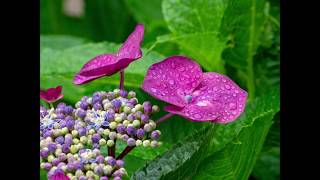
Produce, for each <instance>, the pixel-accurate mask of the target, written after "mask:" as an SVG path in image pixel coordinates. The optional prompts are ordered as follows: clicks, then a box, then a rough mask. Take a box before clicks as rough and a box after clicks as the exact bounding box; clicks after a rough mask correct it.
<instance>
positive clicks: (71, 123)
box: [66, 120, 74, 129]
mask: <svg viewBox="0 0 320 180" xmlns="http://www.w3.org/2000/svg"><path fill="white" fill-rule="evenodd" d="M66 126H67V128H68V129H73V126H74V121H73V120H69V121H67V123H66Z"/></svg>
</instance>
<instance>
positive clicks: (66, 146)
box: [61, 144, 70, 153]
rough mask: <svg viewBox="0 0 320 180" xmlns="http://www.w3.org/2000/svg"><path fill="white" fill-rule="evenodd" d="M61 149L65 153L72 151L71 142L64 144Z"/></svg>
mask: <svg viewBox="0 0 320 180" xmlns="http://www.w3.org/2000/svg"><path fill="white" fill-rule="evenodd" d="M61 150H62V152H64V153H69V152H70V147H69V144H63V145H62V147H61Z"/></svg>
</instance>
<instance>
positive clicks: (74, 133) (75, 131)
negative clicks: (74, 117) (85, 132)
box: [71, 129, 79, 137]
mask: <svg viewBox="0 0 320 180" xmlns="http://www.w3.org/2000/svg"><path fill="white" fill-rule="evenodd" d="M71 134H72V136H73V137H77V136H78V134H79V133H78V131H77V130H75V129H74V130H72V131H71Z"/></svg>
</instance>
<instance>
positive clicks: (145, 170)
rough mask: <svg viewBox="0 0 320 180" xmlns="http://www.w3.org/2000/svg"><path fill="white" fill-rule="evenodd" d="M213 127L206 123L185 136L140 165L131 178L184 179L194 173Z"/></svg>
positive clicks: (203, 153)
mask: <svg viewBox="0 0 320 180" xmlns="http://www.w3.org/2000/svg"><path fill="white" fill-rule="evenodd" d="M213 127H214V126H213V125H208V126H207V127H205V128H203V129H201V130H198V131H196V132H195V133H194V134H192V135H190V136H188V137H186V138H185V139H184V140H183V141H181V142H179V143H177V144H175V145H174V146H173V148H172V149H170V150H169V151H167V152H166V153H164V154H163V155H162V156H159V157H157V158H156V159H154V160H153V161H150V162H149V163H147V164H145V165H144V166H143V167H141V168H140V169H139V170H138V171H136V172H135V173H134V174H133V175H132V176H131V179H185V178H187V177H190V176H192V175H194V173H195V172H196V171H195V170H196V168H197V165H198V164H199V163H200V162H201V160H202V159H203V158H204V157H205V154H206V151H207V148H206V147H207V146H208V143H207V141H208V140H209V139H210V137H211V136H212V135H213V129H214V128H213Z"/></svg>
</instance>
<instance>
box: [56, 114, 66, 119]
mask: <svg viewBox="0 0 320 180" xmlns="http://www.w3.org/2000/svg"><path fill="white" fill-rule="evenodd" d="M64 117H65V116H64V114H57V119H64Z"/></svg>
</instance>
